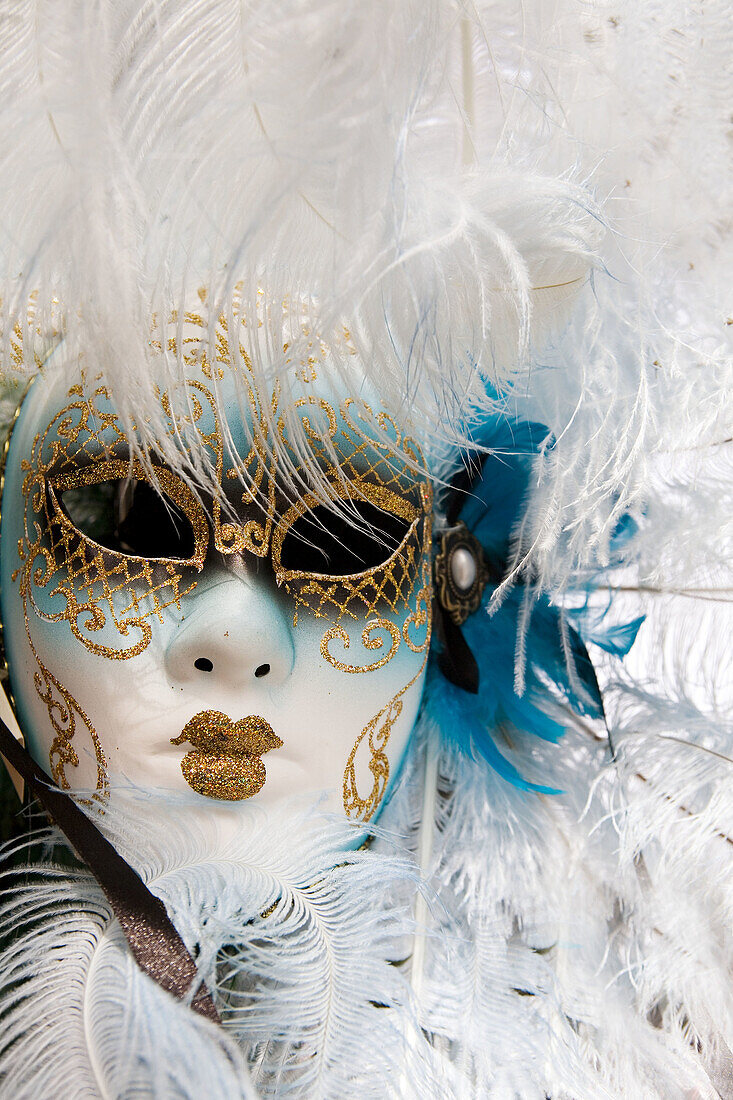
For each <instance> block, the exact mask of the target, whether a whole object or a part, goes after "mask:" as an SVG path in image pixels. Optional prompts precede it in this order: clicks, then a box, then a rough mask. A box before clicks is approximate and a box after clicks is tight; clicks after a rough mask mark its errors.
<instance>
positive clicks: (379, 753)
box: [343, 654, 427, 822]
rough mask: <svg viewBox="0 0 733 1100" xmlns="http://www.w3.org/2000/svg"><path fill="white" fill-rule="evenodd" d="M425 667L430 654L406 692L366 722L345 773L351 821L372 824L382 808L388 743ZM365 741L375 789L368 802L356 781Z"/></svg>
mask: <svg viewBox="0 0 733 1100" xmlns="http://www.w3.org/2000/svg"><path fill="white" fill-rule="evenodd" d="M426 663H427V654H426V655H425V658H424V660H423V662H422V664H421V665H420V668H419V669H418V671H417V672H416V673H415V675H414V676H413V677H412V679H411V680H410V681H409V682H408V683H406V684H405V686H404V687H403V688H400V690H399V691H398V692H397V694H396V695H394V696H393V697H392V698H391V699H390V700H389V702H388V703H387V704H386V705H385V706H384V707H382V709H381V710H380V711H378V712H377V714H375V715H374V717H373V718H371V719H370V720H369V722H367V724H366V725H365V726H364V729H363V730H362V731H361V733H360V734H359V736H358V737H357V739H356V743H355V744H354V747H353V749H352V750H351V752H350V753H349V758H348V760H347V761H346V769H345V771H344V783H343V805H344V812H345V814H346V816H347V817H348V818H350V819H351V820H352V821H364V822H366V821H370V820H371V818H372V817H373V816H374V814H375V813H376V811H377V809H378V808H379V804H380V803H381V801H382V798H383V797H384V793H385V791H386V789H387V784H388V783H389V775H390V768H389V758H388V756H387V751H386V750H387V743H388V742H389V737H390V734H391V733H392V729H393V728H394V725H395V722H396V721H397V719H398V718H399V717H400V715H401V714H402V710H403V706H404V702H403V700H404V696H405V695H406V694H407V692H408V691H409V690H410V688H411V687H412V686H413V684H416V683H417V681H418V680H419V679H420V677H421V676H422V673H423V670H424V668H425V665H426ZM365 738H366V740H367V744H368V746H369V771H370V772H371V774H372V789H371V790H370V792H369V794H368V795H367V796H366V798H362V796H361V795H360V794H359V791H358V786H357V781H356V756H357V753H358V751H359V749H360V747H361V746H362V744H363V743H364V740H365Z"/></svg>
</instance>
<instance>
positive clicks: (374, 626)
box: [321, 619, 412, 672]
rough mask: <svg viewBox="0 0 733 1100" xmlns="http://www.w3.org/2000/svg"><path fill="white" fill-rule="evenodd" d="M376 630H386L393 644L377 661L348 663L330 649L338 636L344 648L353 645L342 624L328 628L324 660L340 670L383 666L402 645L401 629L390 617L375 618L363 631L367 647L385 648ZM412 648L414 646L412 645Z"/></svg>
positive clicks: (364, 642) (366, 670)
mask: <svg viewBox="0 0 733 1100" xmlns="http://www.w3.org/2000/svg"><path fill="white" fill-rule="evenodd" d="M375 630H386V631H387V633H388V634H389V636H390V638H391V642H392V644H391V646H390V649H389V652H387V653H385V654H384V655H383V656H382V657H380V658H379V660H377V661H373V662H372V664H370V665H359V666H357V665H347V664H344V663H343V661H339V660H338V659H337V658H336V657H334V655H333V654H332V653H331V652H330V651H329V648H328V646H329V644H330V643H331V642H332V641H333V640H334V638H338V639H339V640H340V641H341V642H342V643H343V646H344V649H349V648H350V646H351V639H350V637H349V635H348V634H347V633H346V631H345V630H344V629H343V627H341V626H332V627H331V629H330V630H327V631H326V633H325V634H324V635H323V638H322V640H321V656H322V657H323V659H324V661H328V663H329V664H330V665H333V667H334V668H337V669H338V670H339V671H340V672H374V670H375V669H377V668H383V667H384V665H386V664H387V663H388V662H389V661H391V660H392V658H393V657H394V655H395V653H396V652H397V650H398V648H399V645H400V630H399V627H398V626H396V625H395V624H394V623H392V622H390V621H389V619H375V620H373V621H372V622H369V623H367V624H366V626H365V627H364V629H363V630H362V632H361V641H362V645H363V646H364V648H365V649H371V650H375V649H383V648H384V641H383V639H382V638H375V637H374V631H375ZM411 648H412V647H411Z"/></svg>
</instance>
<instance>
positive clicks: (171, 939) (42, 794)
mask: <svg viewBox="0 0 733 1100" xmlns="http://www.w3.org/2000/svg"><path fill="white" fill-rule="evenodd" d="M0 753H2V755H3V756H4V757H5V759H6V760H7V761H8V763H9V764H12V766H13V767H14V768H15V770H16V771H17V772H18V773H19V774H20V775H22V777H23V779H25V781H26V783H27V784H28V786H29V787H30V789H31V791H32V792H33V794H34V795H35V796H36V798H37V799H38V801H39V802H40V803H41V805H42V806H43V808H44V810H45V811H46V812H47V813H48V814H49V816H50V817H51V818H52V820H53V821H54V823H55V824H56V825H57V826H58V827H59V829H61V831H62V832H63V833H64V835H65V836H66V838H67V840H68V841H69V843H70V844H71V845H72V847H73V848H74V851H75V852H76V853H77V855H78V856H79V857H80V859H82V860H83V861H84V863H86V865H87V867H88V868H89V870H90V871H91V872H92V874H93V875H94V877H95V878H96V880H97V882H98V883H99V885H100V886H101V888H102V890H103V891H104V894H105V896H106V898H107V900H108V902H109V903H110V905H111V906H112V911H113V912H114V915H115V917H116V918H117V920H118V921H119V922H120V926H121V928H122V931H123V932H124V934H125V937H126V939H127V942H128V944H129V945H130V950H131V951H132V954H133V956H134V958H135V961H136V962H137V964H138V966H139V967H140V969H141V970H144V971H145V973H146V974H148V975H149V976H150V977H151V978H152V979H153V981H155V982H157V983H158V985H160V986H162V988H163V989H165V990H167V991H168V992H169V993H172V994H173V995H174V996H175V997H178V998H179V999H181V1000H183V999H184V998H185V997H187V996H188V995H189V992H190V990H191V987H192V986H193V987H194V988H196V985H198V990H197V992H196V993H195V994H194V996H193V998H192V999H191V1008H192V1009H193V1010H194V1012H198V1013H199V1015H201V1016H206V1018H207V1019H209V1020H213V1021H214V1022H215V1023H221V1020H220V1018H219V1013H218V1012H217V1010H216V1006H215V1004H214V1001H213V999H212V997H211V993H210V992H209V990H208V989H207V987H206V986H205V985H204V983H203V982H201V983H200V984H199V983H198V975H197V971H196V963H195V962H194V960H193V958H192V957H191V955H190V954H189V952H188V949H187V947H186V945H185V943H184V942H183V940H182V939H181V937H180V935H179V934H178V931H177V930H176V927H175V925H174V924H173V922H172V921H171V919H170V917H169V916H168V913H167V912H166V909H165V906H164V905H163V902H162V901H161V900H160V898H156V896H155V894H153V893H151V892H150V890H149V889H148V888H147V886H146V885H145V883H144V882H143V880H142V879H141V878H140V876H139V875H138V873H137V872H136V871H135V870H134V869H133V868H132V867H131V866H130V864H129V863H127V862H126V860H124V859H123V858H122V856H121V855H120V853H119V852H118V851H117V850H116V848H114V847H113V846H112V844H110V842H109V841H108V840H107V838H106V837H105V836H103V834H102V833H101V832H100V831H99V829H98V828H97V827H96V825H95V824H94V823H93V822H92V821H90V819H89V818H88V817H87V816H86V814H85V813H83V811H82V810H80V809H79V807H78V806H77V805H76V803H75V802H74V801H73V799H71V798H69V796H68V795H67V794H65V793H64V792H63V791H62V790H60V789H59V788H58V787H57V786H56V784H55V783H54V782H53V780H52V779H51V778H50V776H48V775H46V773H45V772H44V771H43V769H42V768H39V766H38V765H37V764H36V763H35V761H34V760H33V759H32V757H31V756H30V755H29V754H28V753H27V752H26V750H25V749H24V748H22V747H21V745H20V744H19V742H18V741H16V739H15V737H13V734H12V733H11V732H10V730H9V729H8V727H7V726H6V725H5V723H4V722H3V721H2V719H0Z"/></svg>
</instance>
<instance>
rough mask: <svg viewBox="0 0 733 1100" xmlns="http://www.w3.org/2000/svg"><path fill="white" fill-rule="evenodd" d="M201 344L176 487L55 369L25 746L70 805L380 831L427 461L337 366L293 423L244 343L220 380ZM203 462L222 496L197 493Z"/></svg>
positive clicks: (94, 398) (10, 573)
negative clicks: (188, 795) (311, 818)
mask: <svg viewBox="0 0 733 1100" xmlns="http://www.w3.org/2000/svg"><path fill="white" fill-rule="evenodd" d="M191 328H192V334H188V335H184V337H183V339H184V340H186V341H187V343H188V345H189V347H191V350H190V351H189V353H188V354H187V358H186V362H187V363H188V364H189V369H188V381H187V382H186V384H185V386H183V385H182V386H181V387H180V388H179V389H178V390H176V391H173V392H161V395H160V401H161V407H162V410H163V413H164V416H165V421H166V425H167V427H166V431H167V432H168V439H169V441H173V440H175V441H177V442H176V445H177V446H179V447H180V454H181V462H180V464H179V463H174V465H175V466H176V469H173V468H171V466H170V465H166V464H165V463H164V462H163V461H162V460H161V457H160V454H159V453H158V452H157V451H156V449H155V448H153V449H151V450H150V451H148V452H146V454H147V459H148V462H146V461H143V462H141V461H140V460H139V459H131V458H130V453H131V452H130V442H129V439H128V437H127V436H126V434H125V432H124V430H123V428H122V425H121V423H120V419H119V417H118V416H117V414H116V412H115V409H114V406H113V404H112V402H111V400H110V398H109V396H108V394H107V392H106V391H105V390H104V388H103V387H102V386H101V385H96V386H95V385H94V384H93V383H91V384H90V383H89V382H88V381H87V382H85V383H81V382H79V381H78V380H76V381H74V380H73V379H72V380H70V379H69V378H68V377H67V378H66V379H64V378H62V377H59V374H62V373H63V372H58V371H57V372H55V375H54V378H55V380H54V384H53V385H51V384H49V383H48V382H47V380H46V379H45V378H44V377H43V376H42V377H40V378H38V379H37V380H36V382H35V383H34V385H33V386H32V387H31V389H30V391H29V393H28V395H27V396H26V398H25V401H24V402H23V405H22V408H21V410H20V415H19V417H18V420H17V423H16V425H15V428H14V430H13V434H12V437H11V442H10V447H9V451H8V455H7V464H6V469H5V481H4V489H3V498H2V534H1V538H0V565H1V569H2V616H3V623H4V629H5V645H6V654H7V660H8V665H9V669H10V677H11V685H12V689H13V693H14V697H15V703H16V708H17V711H18V715H19V719H20V723H21V727H22V728H23V730H24V732H25V734H26V738H27V742H28V747H29V749H30V751H31V753H32V754H33V756H34V757H35V758H36V759H37V760H38V761H39V763H40V764H41V765H42V766H44V767H45V768H46V769H48V770H49V771H50V772H51V774H52V775H53V777H54V779H55V780H56V782H57V783H59V785H60V786H62V787H65V788H70V789H72V790H81V789H92V790H95V791H96V792H98V796H100V797H104V796H105V795H106V794H107V793H108V792H109V789H110V777H113V782H119V781H120V780H121V781H123V782H127V783H131V784H134V785H139V786H142V787H148V788H149V787H156V788H164V789H168V790H174V791H175V790H178V791H189V792H190V791H191V790H192V791H194V792H196V795H197V796H198V797H199V798H200V799H201V803H202V805H209V806H211V807H212V808H214V807H215V806H216V804H217V802H218V803H219V804H220V803H221V801H227V802H232V801H239V800H245V799H252V800H254V803H260V804H262V805H271V804H274V803H275V802H276V801H279V800H281V799H284V798H287V797H290V796H293V795H300V796H303V795H305V796H308V795H314V794H316V793H317V792H327V796H326V802H325V805H326V807H327V808H328V809H334V810H336V809H339V808H340V809H341V810H342V811H343V812H344V813H345V814H346V815H347V816H348V817H349V818H350V819H352V820H354V821H368V820H370V819H371V818H372V817H373V816H374V815H375V813H377V811H378V810H379V808H380V806H381V805H382V804H383V802H384V799H385V795H386V794H387V792H388V789H389V786H390V783H391V782H393V781H394V778H395V776H396V773H397V770H398V767H399V763H400V760H401V759H402V756H403V753H404V749H405V746H406V743H407V740H408V738H409V734H410V731H411V729H412V726H413V723H414V720H415V717H416V714H417V709H418V705H419V701H420V695H421V691H422V682H423V677H424V673H425V665H426V659H427V652H428V646H429V642H430V626H431V623H430V605H431V597H430V591H431V589H430V538H431V516H432V511H431V509H432V497H431V489H430V483H429V481H428V478H427V475H426V474H424V473H420V472H419V471H420V466H421V462H422V460H421V456H420V452H419V449H418V448H417V446H416V444H415V443H414V441H412V440H410V439H409V438H406V437H404V436H403V434H402V432H401V430H400V429H399V427H398V426H397V425H396V424H395V423H394V421H393V420H392V418H391V417H389V416H388V415H387V414H386V413H385V412H384V411H383V410H380V409H379V407H378V406H377V405H376V404H373V405H372V406H370V405H367V404H366V403H365V402H364V401H363V400H361V399H355V398H352V397H348V396H345V395H343V393H342V390H343V387H341V389H339V387H338V386H337V385H335V384H334V382H333V379H332V377H331V378H329V373H328V369H327V363H326V364H324V365H321V364H319V366H318V368H317V369H312V368H310V367H309V369H308V371H307V372H301V373H302V374H303V381H302V384H299V385H300V389H299V391H298V393H299V396H297V397H296V399H295V401H294V403H293V401H292V400H291V403H290V406H289V414H288V415H287V416H286V415H282V416H280V415H279V410H278V402H279V400H280V398H279V394H278V391H277V390H276V391H275V392H272V393H268V394H267V395H266V396H264V397H263V395H262V394H260V393H258V392H257V389H256V387H255V385H254V383H253V381H252V379H251V376H250V375H249V374H248V371H247V368H246V365H245V366H244V367H239V366H237V367H236V368H235V367H233V366H232V365H231V363H230V361H229V357H228V354H227V349H226V333H225V330H224V329H222V332H221V333H219V334H218V337H219V339H218V346H219V349H220V354H219V357H218V362H217V363H216V364H214V365H213V366H212V364H210V363H209V362H208V360H207V357H206V355H205V354H204V353H203V350H200V351H199V350H197V347H198V345H197V343H196V341H197V340H198V339H199V338H200V332H201V327H200V325H199V327H198V328H196V322H195V321H194V322H192V324H191ZM202 348H203V345H201V349H202ZM57 354H58V353H57ZM235 370H237V371H239V372H240V377H239V378H236V377H235ZM263 401H266V405H264V404H263ZM265 408H266V409H267V411H268V414H270V415H268V416H264V415H263V409H265ZM295 433H297V434H298V435H299V437H300V441H301V445H300V446H299V447H298V448H296V447H294V445H293V436H294V434H295ZM253 440H254V442H253ZM303 440H304V441H305V443H306V444H307V446H306V451H307V456H306V461H305V462H303V446H302V441H303ZM163 449H164V448H161V451H162V450H163ZM169 453H170V452H169ZM296 454H297V455H299V456H300V459H298V457H296ZM286 459H287V461H286ZM197 464H198V468H199V469H201V467H202V465H205V466H206V467H207V468H209V469H210V470H212V471H213V474H214V476H213V478H212V479H211V483H212V485H213V486H214V487H215V488H213V489H209V490H208V491H203V490H202V491H200V492H195V491H194V490H193V489H192V488H191V485H190V480H191V479H190V477H189V478H188V479H187V478H186V476H185V471H186V470H188V471H189V472H190V471H192V470H193V469H194V468H195V466H196V465H197ZM309 466H310V467H311V468H312V469H317V470H318V471H319V474H320V489H319V492H318V493H315V492H311V491H310V489H309V484H312V480H313V479H312V478H309V473H308V467H309ZM416 469H417V471H418V472H416ZM182 475H183V476H182ZM324 485H325V486H326V494H325V497H324V491H323V486H324ZM216 487H218V488H216Z"/></svg>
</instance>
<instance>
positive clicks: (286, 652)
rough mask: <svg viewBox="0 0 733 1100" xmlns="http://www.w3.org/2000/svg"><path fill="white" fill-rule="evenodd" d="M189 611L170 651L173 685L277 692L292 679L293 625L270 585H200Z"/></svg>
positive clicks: (244, 581)
mask: <svg viewBox="0 0 733 1100" xmlns="http://www.w3.org/2000/svg"><path fill="white" fill-rule="evenodd" d="M184 609H185V618H184V620H183V621H182V622H181V623H180V624H179V626H178V628H177V629H176V632H175V634H174V635H173V638H172V639H171V641H170V644H169V646H168V650H167V652H166V670H167V672H168V675H169V677H170V678H171V680H173V681H174V682H177V683H179V684H181V685H184V684H191V685H194V684H195V685H196V687H197V688H200V689H201V690H206V689H207V688H208V687H211V688H217V689H221V688H222V687H227V688H230V689H234V690H236V689H237V688H244V687H249V686H254V685H261V686H262V687H267V688H273V687H276V686H277V685H279V684H282V683H283V682H284V681H285V680H286V679H287V678H288V676H289V675H290V673H291V671H292V668H293V660H294V649H293V639H292V635H291V632H290V624H289V621H288V619H287V618H286V615H285V612H284V610H283V608H282V607H281V606H280V602H279V600H278V599H277V598H276V596H275V595H274V593H273V592H272V591H271V590H270V587H269V585H268V584H267V583H265V582H263V581H261V580H258V579H257V578H256V577H233V576H231V575H228V576H220V577H219V578H217V579H216V580H212V581H210V582H209V583H208V584H207V583H206V582H205V581H204V582H200V583H199V586H197V589H196V590H195V591H194V592H193V593H192V594H191V596H190V597H189V600H188V601H187V602H186V603H185V604H184Z"/></svg>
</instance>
